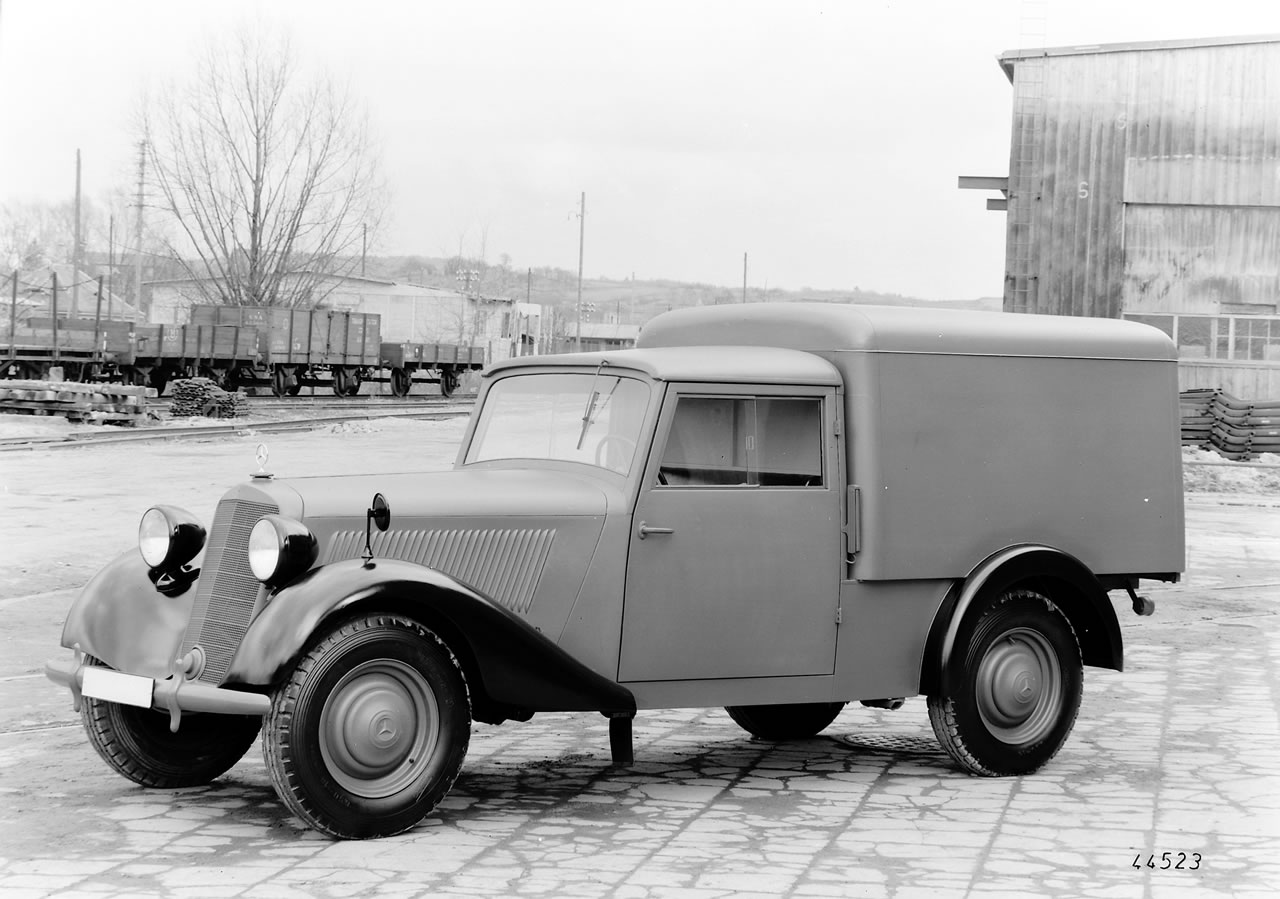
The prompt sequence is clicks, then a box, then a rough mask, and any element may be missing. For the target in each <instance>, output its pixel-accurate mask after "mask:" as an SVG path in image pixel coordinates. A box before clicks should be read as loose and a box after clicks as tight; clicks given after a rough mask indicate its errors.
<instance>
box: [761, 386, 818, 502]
mask: <svg viewBox="0 0 1280 899" xmlns="http://www.w3.org/2000/svg"><path fill="white" fill-rule="evenodd" d="M756 434H757V441H756V443H757V445H758V446H759V461H758V462H757V463H756V466H755V467H756V470H757V472H758V478H759V483H760V486H761V487H821V486H822V401H821V400H819V399H817V398H814V399H790V398H781V397H779V398H774V397H760V398H759V399H757V400H756Z"/></svg>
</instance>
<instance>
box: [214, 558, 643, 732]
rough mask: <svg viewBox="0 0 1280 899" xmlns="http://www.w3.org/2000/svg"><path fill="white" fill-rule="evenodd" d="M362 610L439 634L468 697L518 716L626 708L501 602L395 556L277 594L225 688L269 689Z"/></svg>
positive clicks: (322, 573)
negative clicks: (462, 672) (465, 677)
mask: <svg viewBox="0 0 1280 899" xmlns="http://www.w3.org/2000/svg"><path fill="white" fill-rule="evenodd" d="M364 611H368V612H396V613H398V614H405V615H408V616H411V617H413V618H414V619H415V620H417V621H419V622H420V623H422V624H423V625H424V626H426V627H428V628H432V629H435V630H438V631H440V632H441V633H440V636H441V638H442V639H444V640H445V642H446V643H449V644H450V645H451V647H452V648H453V649H454V651H455V653H456V654H458V655H459V657H460V659H461V660H462V661H463V664H464V668H466V669H468V674H469V675H478V677H479V679H480V683H479V684H475V683H472V684H471V689H472V691H473V692H475V691H476V689H477V688H479V689H480V690H482V692H483V694H484V696H483V697H480V698H481V699H487V700H489V701H490V702H491V703H494V704H498V705H500V706H503V707H510V708H512V709H517V710H522V711H525V712H540V711H617V712H628V711H631V712H633V711H635V707H636V706H635V697H634V696H632V694H631V691H630V690H628V689H626V688H625V687H622V686H620V685H619V684H617V683H615V682H614V681H612V680H609V679H608V678H606V677H604V676H602V675H600V674H598V673H596V672H595V671H593V670H592V669H590V668H588V667H587V666H586V665H584V664H583V663H582V662H580V661H578V660H577V659H575V658H573V657H572V656H570V655H569V654H568V653H566V652H565V651H564V650H563V649H561V648H560V647H559V646H557V645H556V644H555V643H553V642H552V641H551V640H549V639H548V638H547V637H545V636H543V634H542V633H541V632H540V631H538V630H537V629H535V628H533V627H532V626H530V625H529V624H528V623H527V622H526V621H525V620H524V619H522V618H520V617H518V616H517V615H515V614H514V613H512V612H511V611H510V610H508V609H507V608H506V607H505V606H502V605H500V604H498V603H496V602H494V601H493V600H492V599H490V598H489V597H487V596H485V595H484V594H482V593H479V592H477V591H475V590H473V589H472V588H470V587H468V586H466V585H465V584H463V583H461V582H459V581H456V580H454V579H453V578H451V577H449V576H448V575H445V574H442V573H441V572H439V571H436V570H434V569H431V568H426V567H424V566H422V565H416V564H414V563H412V562H403V561H398V560H395V559H377V560H374V561H371V562H367V563H366V562H362V561H361V560H359V559H346V560H343V561H341V562H335V563H333V564H330V565H325V566H322V567H320V568H313V569H312V570H311V571H309V572H307V573H306V574H305V575H303V576H302V577H301V578H299V579H298V580H297V581H294V582H293V583H292V584H290V585H288V586H286V587H284V588H282V589H281V590H279V591H278V592H276V593H275V594H274V595H273V596H272V597H271V600H270V602H269V603H268V605H267V607H266V608H265V609H264V610H263V611H262V612H261V613H260V614H259V615H258V617H257V618H256V619H255V620H254V622H253V624H252V625H251V626H250V627H249V631H248V633H246V634H245V638H244V640H243V641H242V642H241V644H240V648H239V649H238V650H237V651H236V654H235V657H234V658H233V659H232V660H231V666H230V668H229V670H228V673H227V681H226V682H227V683H235V684H246V685H255V686H267V685H272V684H276V683H278V682H279V681H280V680H282V679H283V678H284V677H285V675H286V673H287V672H288V671H289V670H290V669H291V668H292V667H293V666H294V664H296V662H297V661H298V659H299V658H300V657H301V656H302V654H303V653H304V652H305V651H306V649H307V647H308V646H310V645H311V644H313V643H314V642H315V641H316V640H317V639H319V637H320V635H321V634H323V633H325V632H327V631H328V630H329V625H330V624H331V623H332V622H335V621H336V620H338V619H341V618H345V617H348V616H349V615H352V614H357V613H359V612H364ZM473 701H474V700H473ZM510 717H515V716H514V715H511V716H510Z"/></svg>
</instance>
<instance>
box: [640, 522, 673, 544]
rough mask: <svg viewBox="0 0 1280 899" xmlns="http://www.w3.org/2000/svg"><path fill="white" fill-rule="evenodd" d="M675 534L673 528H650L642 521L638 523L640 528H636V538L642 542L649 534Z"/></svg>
mask: <svg viewBox="0 0 1280 899" xmlns="http://www.w3.org/2000/svg"><path fill="white" fill-rule="evenodd" d="M675 532H676V529H675V528H655V527H650V526H649V525H647V524H645V523H644V522H643V521H642V522H640V527H638V528H636V536H638V537H639V538H640V539H641V540H643V539H644V538H645V537H648V536H649V535H650V534H655V535H666V534H674V533H675Z"/></svg>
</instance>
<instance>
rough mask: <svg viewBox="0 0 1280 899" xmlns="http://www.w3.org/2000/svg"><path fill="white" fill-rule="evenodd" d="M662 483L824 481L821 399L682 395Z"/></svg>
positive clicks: (660, 478) (662, 468)
mask: <svg viewBox="0 0 1280 899" xmlns="http://www.w3.org/2000/svg"><path fill="white" fill-rule="evenodd" d="M658 483H659V485H661V486H668V487H821V486H822V485H823V484H822V401H821V400H820V399H818V398H816V397H814V398H792V397H702V396H683V397H681V398H680V399H679V401H678V403H677V405H676V412H675V418H674V419H673V420H672V423H671V433H670V436H669V437H668V438H667V445H666V448H665V450H664V451H663V455H662V464H661V466H660V468H659V472H658Z"/></svg>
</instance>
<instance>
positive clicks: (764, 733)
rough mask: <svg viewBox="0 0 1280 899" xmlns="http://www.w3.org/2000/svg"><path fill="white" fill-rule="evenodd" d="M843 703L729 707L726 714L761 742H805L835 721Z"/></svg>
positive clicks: (726, 708) (726, 707)
mask: <svg viewBox="0 0 1280 899" xmlns="http://www.w3.org/2000/svg"><path fill="white" fill-rule="evenodd" d="M844 705H845V704H844V703H843V702H803V703H796V704H794V705H731V706H725V709H724V710H725V711H726V712H728V713H729V717H730V718H732V719H733V720H734V723H736V724H737V725H738V726H739V727H741V728H742V729H743V730H745V731H746V732H747V733H749V734H751V735H752V736H753V737H759V738H760V739H762V740H807V739H809V738H810V737H816V736H817V735H818V734H820V733H822V731H823V730H825V729H826V727H827V725H828V724H830V723H831V722H832V721H835V720H836V716H837V715H839V714H840V711H841V710H842V709H843V708H844Z"/></svg>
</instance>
